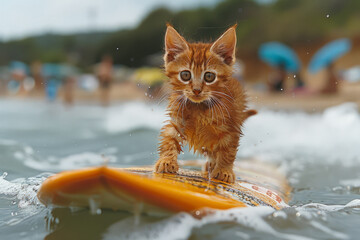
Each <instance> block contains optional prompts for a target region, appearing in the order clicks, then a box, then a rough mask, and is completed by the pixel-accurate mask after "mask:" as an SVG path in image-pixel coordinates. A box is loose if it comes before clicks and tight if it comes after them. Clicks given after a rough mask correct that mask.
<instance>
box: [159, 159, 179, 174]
mask: <svg viewBox="0 0 360 240" xmlns="http://www.w3.org/2000/svg"><path fill="white" fill-rule="evenodd" d="M178 170H179V165H178V163H177V161H176V160H173V159H168V158H160V159H159V160H158V161H157V162H156V164H155V172H157V173H177V171H178Z"/></svg>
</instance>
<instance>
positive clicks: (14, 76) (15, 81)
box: [8, 61, 27, 95]
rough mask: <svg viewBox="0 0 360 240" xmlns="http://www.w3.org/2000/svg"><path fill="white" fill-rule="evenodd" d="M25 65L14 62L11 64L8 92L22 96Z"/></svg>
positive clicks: (23, 92)
mask: <svg viewBox="0 0 360 240" xmlns="http://www.w3.org/2000/svg"><path fill="white" fill-rule="evenodd" d="M26 77H27V75H26V65H25V64H24V63H22V62H18V61H14V62H12V63H11V77H10V78H11V80H10V81H9V83H8V91H10V92H11V93H13V94H19V95H24V94H25V92H26V90H25V88H24V84H23V83H24V80H25V79H26Z"/></svg>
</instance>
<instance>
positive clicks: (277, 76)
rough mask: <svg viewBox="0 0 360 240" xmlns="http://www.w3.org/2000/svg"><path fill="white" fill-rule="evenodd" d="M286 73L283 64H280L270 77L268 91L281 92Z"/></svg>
mask: <svg viewBox="0 0 360 240" xmlns="http://www.w3.org/2000/svg"><path fill="white" fill-rule="evenodd" d="M286 76H287V73H286V69H285V65H284V64H280V65H279V66H278V67H277V68H276V71H275V72H274V74H273V75H272V76H271V77H270V80H269V83H268V87H269V91H270V92H281V91H283V90H284V84H285V79H286Z"/></svg>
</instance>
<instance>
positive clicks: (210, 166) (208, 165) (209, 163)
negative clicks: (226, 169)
mask: <svg viewBox="0 0 360 240" xmlns="http://www.w3.org/2000/svg"><path fill="white" fill-rule="evenodd" d="M215 167H216V162H213V161H210V160H208V161H207V162H206V164H205V172H209V171H210V172H211V171H212V170H214V169H215Z"/></svg>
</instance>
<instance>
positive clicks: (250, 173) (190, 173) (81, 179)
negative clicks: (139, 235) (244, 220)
mask: <svg viewBox="0 0 360 240" xmlns="http://www.w3.org/2000/svg"><path fill="white" fill-rule="evenodd" d="M203 164H204V162H202V161H201V162H199V161H184V162H183V165H181V168H180V170H179V172H178V173H177V174H166V173H163V174H158V173H154V172H153V167H152V166H145V167H134V168H113V167H107V166H100V167H92V168H86V169H80V170H73V171H65V172H61V173H58V174H55V175H53V176H51V177H49V178H48V179H46V180H45V181H44V182H43V183H42V185H41V187H40V189H39V191H38V195H37V196H38V198H39V200H40V201H41V202H42V203H43V204H44V205H46V206H50V205H51V206H61V207H90V208H93V207H94V206H95V207H96V208H99V209H113V210H122V211H129V212H133V211H140V212H144V213H151V214H162V213H174V212H180V211H185V212H198V211H199V210H201V209H229V208H235V207H256V206H269V207H272V208H274V209H281V208H283V207H286V206H287V201H288V200H289V194H290V190H291V189H290V187H289V184H288V182H287V180H286V177H285V176H284V175H283V174H282V173H281V172H280V171H278V169H277V168H276V167H274V166H272V165H269V164H265V163H261V162H258V161H250V160H249V161H240V162H239V163H237V164H235V166H234V172H235V173H236V176H237V180H236V182H235V183H233V184H229V183H226V182H222V181H217V180H213V179H211V180H209V179H208V177H207V176H205V175H204V173H203V171H201V166H202V165H203Z"/></svg>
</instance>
